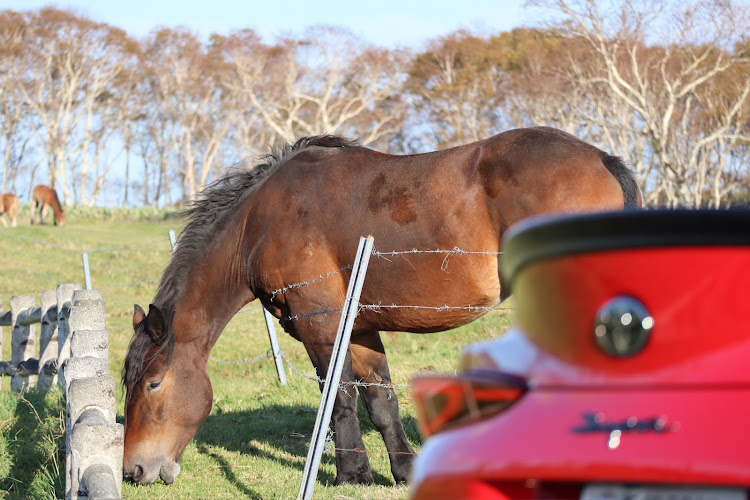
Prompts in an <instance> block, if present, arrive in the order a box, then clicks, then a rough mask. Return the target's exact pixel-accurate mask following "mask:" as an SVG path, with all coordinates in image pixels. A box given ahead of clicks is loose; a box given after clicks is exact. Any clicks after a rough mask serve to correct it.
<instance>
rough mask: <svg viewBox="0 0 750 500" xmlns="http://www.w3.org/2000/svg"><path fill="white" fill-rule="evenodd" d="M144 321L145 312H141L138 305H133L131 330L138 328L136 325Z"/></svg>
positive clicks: (141, 309)
mask: <svg viewBox="0 0 750 500" xmlns="http://www.w3.org/2000/svg"><path fill="white" fill-rule="evenodd" d="M144 319H146V312H145V311H144V310H143V308H142V307H141V306H139V305H138V304H134V305H133V330H135V329H136V328H138V325H140V324H141V323H143V320H144Z"/></svg>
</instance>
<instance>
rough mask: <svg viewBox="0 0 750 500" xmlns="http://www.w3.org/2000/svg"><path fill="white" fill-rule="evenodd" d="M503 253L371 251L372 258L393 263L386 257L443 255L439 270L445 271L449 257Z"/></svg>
mask: <svg viewBox="0 0 750 500" xmlns="http://www.w3.org/2000/svg"><path fill="white" fill-rule="evenodd" d="M502 253H503V252H493V251H482V250H464V249H462V248H459V247H453V249H451V250H444V249H440V248H438V249H435V250H417V249H416V248H412V249H411V250H391V251H388V252H381V251H378V250H376V249H374V248H373V249H372V255H373V256H374V257H379V258H381V259H385V260H387V261H388V262H393V261H392V260H390V259H389V258H388V257H386V255H388V256H391V257H394V256H404V255H415V254H440V255H442V254H445V257H444V258H443V262H442V264H440V270H441V271H445V270H446V269H448V257H449V256H450V255H501V254H502Z"/></svg>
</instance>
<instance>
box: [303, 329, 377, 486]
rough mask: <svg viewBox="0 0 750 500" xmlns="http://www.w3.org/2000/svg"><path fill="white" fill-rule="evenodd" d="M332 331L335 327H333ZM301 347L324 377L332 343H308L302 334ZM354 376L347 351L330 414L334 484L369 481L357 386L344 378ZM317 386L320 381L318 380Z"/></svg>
mask: <svg viewBox="0 0 750 500" xmlns="http://www.w3.org/2000/svg"><path fill="white" fill-rule="evenodd" d="M334 331H335V329H334ZM302 341H303V342H304V343H305V348H306V349H307V353H308V354H309V356H310V359H311V360H312V362H313V365H314V366H315V368H316V370H317V373H318V376H319V377H320V378H322V379H325V377H326V374H327V372H328V364H329V362H330V359H331V354H332V351H333V345H332V344H330V343H323V344H308V343H307V342H305V340H304V336H303V337H302ZM353 380H354V373H353V371H352V357H351V354H350V353H349V352H348V351H347V355H346V359H345V361H344V367H343V371H342V372H341V388H340V389H339V390H338V391H337V392H336V402H335V405H334V407H333V413H332V415H331V424H332V426H333V440H334V443H335V445H336V450H335V456H336V481H335V484H341V483H351V484H372V482H373V478H372V470H371V469H370V460H369V458H368V457H367V452H366V451H365V445H364V442H363V441H362V432H361V430H360V428H359V419H358V418H357V389H356V387H354V386H352V385H347V382H352V381H353ZM320 387H321V390H322V388H323V383H322V382H321V384H320Z"/></svg>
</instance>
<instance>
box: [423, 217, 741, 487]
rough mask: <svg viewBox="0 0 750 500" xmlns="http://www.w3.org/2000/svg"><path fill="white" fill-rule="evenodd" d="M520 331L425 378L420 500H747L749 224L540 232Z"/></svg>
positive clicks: (730, 221)
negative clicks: (450, 372) (448, 371)
mask: <svg viewBox="0 0 750 500" xmlns="http://www.w3.org/2000/svg"><path fill="white" fill-rule="evenodd" d="M501 268H502V273H503V276H504V278H505V283H506V286H507V285H508V284H510V285H511V287H512V291H513V295H514V297H515V304H516V305H515V307H516V311H515V319H514V327H513V328H512V329H511V330H510V331H509V332H508V333H507V334H505V335H504V336H502V337H501V338H500V339H498V340H494V341H489V342H485V343H480V344H476V345H471V346H469V347H468V348H466V349H465V351H464V353H463V354H462V357H461V366H460V370H459V372H458V374H457V375H456V376H445V377H440V376H423V377H420V378H416V379H414V381H413V382H412V391H413V394H414V398H415V401H416V406H417V411H418V418H419V423H420V427H421V429H422V432H423V434H424V435H425V436H428V438H427V439H426V441H425V444H424V446H423V448H422V451H421V453H420V455H419V457H418V458H417V461H416V463H415V467H414V471H413V474H412V478H411V495H412V498H413V499H419V500H421V499H430V500H437V499H442V498H445V499H460V498H483V499H507V498H512V499H523V498H582V499H587V500H593V499H608V500H616V499H653V500H657V499H675V500H678V499H679V500H695V499H701V500H704V499H705V500H707V499H716V500H729V499H739V498H742V499H746V498H748V490H747V488H748V487H750V212H748V211H704V210H701V211H687V210H678V211H662V210H653V211H647V210H644V211H632V212H618V213H604V214H590V215H577V216H558V217H544V218H536V219H533V220H527V221H525V222H523V223H521V224H518V225H517V226H515V227H514V228H512V229H511V230H510V231H509V232H508V233H507V235H506V237H505V238H504V242H503V254H502V255H501Z"/></svg>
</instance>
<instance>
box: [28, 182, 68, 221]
mask: <svg viewBox="0 0 750 500" xmlns="http://www.w3.org/2000/svg"><path fill="white" fill-rule="evenodd" d="M31 199H32V200H33V202H34V207H33V208H32V209H31V222H32V223H33V222H34V210H37V209H38V210H39V224H44V218H45V217H46V216H47V207H52V210H53V211H54V212H55V217H54V221H55V225H59V226H60V227H62V226H64V225H65V212H63V209H62V206H61V205H60V198H58V197H57V191H55V190H54V189H52V188H51V187H49V186H45V185H43V184H39V185H38V186H36V187H35V188H34V192H33V194H32V195H31Z"/></svg>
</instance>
